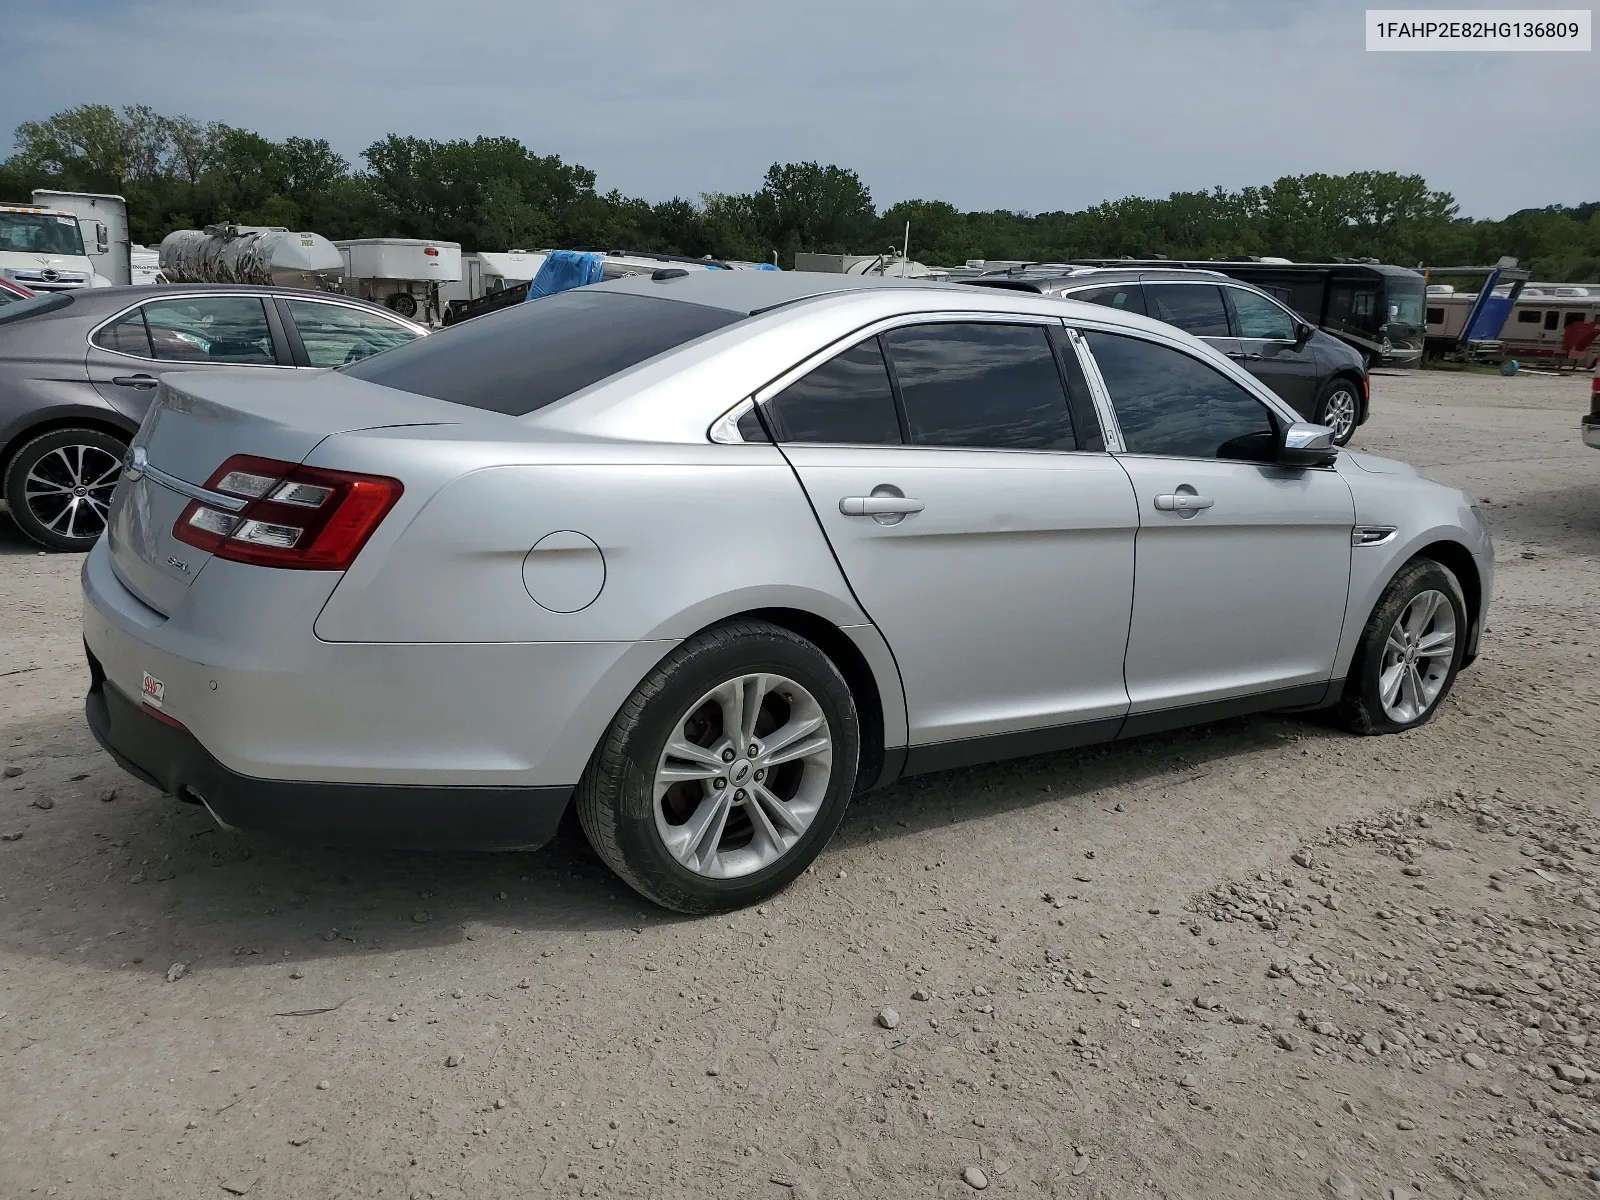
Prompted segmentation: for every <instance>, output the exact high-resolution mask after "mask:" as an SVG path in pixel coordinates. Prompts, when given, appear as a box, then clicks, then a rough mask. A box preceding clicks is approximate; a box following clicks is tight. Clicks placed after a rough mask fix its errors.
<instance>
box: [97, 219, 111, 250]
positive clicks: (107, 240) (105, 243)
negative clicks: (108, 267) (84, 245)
mask: <svg viewBox="0 0 1600 1200" xmlns="http://www.w3.org/2000/svg"><path fill="white" fill-rule="evenodd" d="M110 249H111V231H110V230H108V229H107V228H106V227H105V225H104V224H103V223H102V222H100V221H96V222H95V223H94V252H95V253H96V254H105V253H106V252H107V251H109V250H110Z"/></svg>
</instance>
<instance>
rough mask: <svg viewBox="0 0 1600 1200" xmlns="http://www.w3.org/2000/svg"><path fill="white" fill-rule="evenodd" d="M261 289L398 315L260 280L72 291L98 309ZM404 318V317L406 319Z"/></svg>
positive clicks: (341, 295) (371, 305) (329, 294)
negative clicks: (268, 283) (147, 301)
mask: <svg viewBox="0 0 1600 1200" xmlns="http://www.w3.org/2000/svg"><path fill="white" fill-rule="evenodd" d="M240 292H244V293H246V294H249V293H252V292H259V293H260V294H262V295H264V296H283V297H285V298H286V299H291V300H293V299H299V298H301V297H304V298H305V299H307V300H337V301H339V302H340V303H342V304H354V305H359V306H360V307H362V308H370V309H372V310H374V311H376V312H381V313H386V314H387V315H389V316H391V317H394V316H397V315H398V314H397V313H395V312H392V311H391V310H389V309H387V308H385V307H384V306H383V305H381V304H374V303H372V302H371V301H370V300H362V299H361V298H359V297H357V296H347V295H345V294H344V293H343V292H324V291H318V290H317V289H315V288H294V287H278V286H277V285H276V284H272V285H267V284H260V283H134V284H118V285H116V286H114V287H103V288H78V289H77V290H75V291H73V292H72V293H71V295H72V298H73V302H74V306H76V305H78V304H87V305H88V306H89V307H91V308H92V309H94V310H95V311H105V310H108V309H113V308H120V307H122V306H123V305H125V304H134V303H136V302H138V301H140V300H147V299H148V300H160V299H169V300H170V299H174V298H179V297H183V296H212V295H238V294H239V293H240ZM404 319H405V318H403V317H402V318H401V320H404Z"/></svg>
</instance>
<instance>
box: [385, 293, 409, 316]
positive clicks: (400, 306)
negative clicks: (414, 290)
mask: <svg viewBox="0 0 1600 1200" xmlns="http://www.w3.org/2000/svg"><path fill="white" fill-rule="evenodd" d="M384 303H385V304H387V305H388V306H389V308H390V309H391V310H392V311H394V312H397V313H399V314H400V315H401V316H402V317H414V316H416V315H417V298H416V297H415V296H413V295H412V294H411V293H410V292H396V293H395V294H394V295H392V296H390V297H389V298H388V299H387V300H385V301H384Z"/></svg>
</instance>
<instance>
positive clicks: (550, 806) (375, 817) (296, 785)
mask: <svg viewBox="0 0 1600 1200" xmlns="http://www.w3.org/2000/svg"><path fill="white" fill-rule="evenodd" d="M89 668H90V674H91V676H92V680H93V681H92V683H91V684H90V688H89V696H88V699H87V700H86V701H85V703H84V714H85V716H86V717H87V718H88V722H89V728H90V730H91V731H92V732H93V733H94V736H95V740H96V741H98V742H99V743H100V745H101V746H102V747H103V748H104V749H105V751H106V753H108V754H110V755H111V757H112V758H114V759H116V761H117V765H118V766H120V767H121V768H122V769H123V770H125V771H127V772H128V773H129V774H130V775H134V776H136V777H137V778H139V779H142V780H143V781H144V782H146V783H148V784H150V785H151V786H152V787H156V788H160V789H161V790H162V791H163V792H167V793H169V794H171V795H174V796H179V797H182V798H185V799H191V800H196V801H199V802H201V803H203V804H204V805H205V806H206V807H207V808H208V809H209V810H210V812H211V815H212V816H213V817H215V818H216V819H217V821H218V822H220V823H221V824H223V825H225V826H229V827H231V828H234V829H244V830H252V831H259V832H264V833H275V834H283V835H287V836H290V837H295V838H300V839H307V840H312V841H318V842H324V843H340V844H352V843H354V844H370V845H381V846H402V847H416V848H419V849H456V850H468V849H470V850H520V849H534V848H536V847H539V846H542V845H544V844H545V843H546V842H548V841H549V840H550V839H551V838H552V837H553V836H555V832H556V827H557V825H559V824H560V821H561V816H562V813H563V812H564V811H565V810H566V807H567V801H568V799H569V798H570V797H571V795H572V789H571V788H567V787H436V786H427V785H423V786H415V785H403V784H362V783H309V782H301V781H289V780H281V779H259V778H255V777H252V776H249V775H241V774H239V773H238V772H236V771H231V770H229V769H228V768H227V767H225V766H223V765H222V764H221V763H220V762H218V761H217V760H216V758H214V757H213V756H212V755H211V754H210V753H209V752H208V751H207V750H206V748H205V747H204V746H202V745H201V744H200V741H199V739H198V738H196V737H195V736H194V735H193V734H192V733H190V732H189V731H188V730H187V729H183V728H179V727H178V726H176V725H171V724H168V723H166V722H165V721H161V720H158V719H157V718H155V717H153V716H150V715H149V714H148V713H146V712H145V711H143V710H142V709H141V708H140V706H139V705H137V704H135V703H134V702H133V701H132V700H130V699H129V698H128V697H127V696H126V695H124V694H123V692H122V691H121V690H120V689H119V688H117V686H116V685H115V684H113V683H110V682H108V681H107V680H106V678H105V674H104V672H103V671H102V670H101V669H100V665H99V663H98V662H96V661H95V659H94V657H93V655H92V654H91V655H90V658H89Z"/></svg>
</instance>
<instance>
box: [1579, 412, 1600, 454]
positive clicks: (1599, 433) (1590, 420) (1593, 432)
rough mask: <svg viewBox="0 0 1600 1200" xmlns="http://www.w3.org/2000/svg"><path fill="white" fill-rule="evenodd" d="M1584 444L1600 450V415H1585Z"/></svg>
mask: <svg viewBox="0 0 1600 1200" xmlns="http://www.w3.org/2000/svg"><path fill="white" fill-rule="evenodd" d="M1583 444H1584V445H1585V446H1591V447H1593V448H1594V449H1596V450H1600V417H1584V419H1583Z"/></svg>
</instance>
